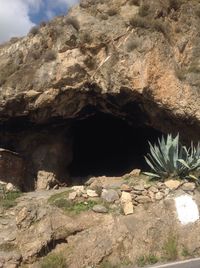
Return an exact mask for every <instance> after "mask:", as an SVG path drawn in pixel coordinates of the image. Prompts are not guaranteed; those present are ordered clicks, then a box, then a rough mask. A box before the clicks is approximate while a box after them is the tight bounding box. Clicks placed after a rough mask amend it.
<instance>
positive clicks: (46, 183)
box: [36, 170, 57, 190]
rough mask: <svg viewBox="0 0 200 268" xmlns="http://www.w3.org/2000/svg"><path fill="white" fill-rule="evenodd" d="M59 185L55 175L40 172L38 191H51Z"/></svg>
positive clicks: (38, 175)
mask: <svg viewBox="0 0 200 268" xmlns="http://www.w3.org/2000/svg"><path fill="white" fill-rule="evenodd" d="M56 183H57V180H56V178H55V174H53V173H52V172H47V171H44V170H40V171H38V174H37V182H36V190H49V189H51V188H53V187H54V186H55V185H56Z"/></svg>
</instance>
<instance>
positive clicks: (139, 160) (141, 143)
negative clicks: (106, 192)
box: [69, 112, 162, 179]
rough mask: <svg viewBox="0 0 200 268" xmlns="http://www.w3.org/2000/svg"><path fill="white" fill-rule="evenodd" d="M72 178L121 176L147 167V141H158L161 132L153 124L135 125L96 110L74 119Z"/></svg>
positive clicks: (72, 129)
mask: <svg viewBox="0 0 200 268" xmlns="http://www.w3.org/2000/svg"><path fill="white" fill-rule="evenodd" d="M71 131H72V136H73V160H72V163H71V165H70V167H69V168H70V170H69V172H70V176H71V177H72V178H82V179H83V178H84V177H88V176H103V175H105V176H122V175H124V174H126V173H129V172H130V171H131V170H132V169H134V168H140V169H142V170H144V169H146V168H147V166H146V163H145V160H144V155H145V154H146V153H147V152H148V151H149V145H148V141H151V142H155V141H157V139H158V137H161V135H162V133H161V132H159V131H157V130H155V129H153V128H150V127H146V126H143V127H136V126H134V122H133V123H132V124H129V123H127V122H126V120H123V119H121V118H118V117H115V116H113V115H110V114H105V113H102V112H97V113H96V114H95V115H92V116H89V117H87V118H85V119H80V120H74V121H73V122H72V128H71Z"/></svg>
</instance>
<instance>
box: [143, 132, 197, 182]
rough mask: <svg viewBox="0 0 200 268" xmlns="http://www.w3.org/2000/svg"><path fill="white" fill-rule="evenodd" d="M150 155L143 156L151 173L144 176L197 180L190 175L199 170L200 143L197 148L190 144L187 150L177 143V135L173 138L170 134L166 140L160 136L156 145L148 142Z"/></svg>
mask: <svg viewBox="0 0 200 268" xmlns="http://www.w3.org/2000/svg"><path fill="white" fill-rule="evenodd" d="M149 146H150V153H149V154H147V156H145V160H146V162H147V164H148V165H149V166H150V167H151V169H152V170H153V173H149V172H145V174H146V175H149V176H151V177H157V178H167V177H180V178H187V177H190V178H193V179H197V178H196V177H195V176H194V175H192V174H190V173H191V172H192V171H195V170H198V169H200V143H198V145H197V147H195V146H194V145H193V143H191V147H190V148H189V149H187V148H186V146H182V145H181V144H180V143H179V134H178V135H177V136H176V137H175V138H173V137H172V135H171V134H168V135H167V139H166V141H165V138H164V137H163V136H162V138H161V139H158V144H154V145H152V144H151V143H150V142H149Z"/></svg>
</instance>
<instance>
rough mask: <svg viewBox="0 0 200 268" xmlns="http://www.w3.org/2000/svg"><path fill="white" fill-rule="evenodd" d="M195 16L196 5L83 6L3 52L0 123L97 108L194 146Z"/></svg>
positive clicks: (115, 1)
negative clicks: (176, 134) (178, 136)
mask: <svg viewBox="0 0 200 268" xmlns="http://www.w3.org/2000/svg"><path fill="white" fill-rule="evenodd" d="M198 9H199V2H198V1H192V2H191V1H185V2H183V3H181V4H180V5H178V6H176V7H174V6H173V4H172V3H171V1H165V2H163V1H158V0H156V1H150V2H149V1H142V3H140V4H139V2H138V4H137V3H135V4H134V2H132V1H123V0H112V1H109V2H106V1H95V2H94V1H81V4H80V5H78V6H76V7H74V8H72V9H71V10H70V11H69V14H68V15H67V16H61V17H58V18H55V19H54V20H53V21H51V22H49V23H47V24H46V26H45V25H42V26H41V27H40V28H39V29H38V31H37V33H36V34H29V35H28V36H27V37H25V38H19V39H16V38H15V39H14V40H11V41H10V42H8V43H6V44H3V45H1V48H0V62H1V66H0V90H1V96H0V118H1V121H4V122H5V121H7V120H10V119H13V118H21V119H22V120H28V121H32V122H37V123H45V122H48V120H49V119H53V118H61V119H63V118H76V117H77V116H81V115H82V110H83V108H84V107H86V106H93V107H96V108H97V109H98V110H101V111H104V112H107V113H112V114H115V115H117V116H120V117H122V118H124V117H127V114H128V116H129V117H130V119H131V120H133V119H134V118H137V119H138V120H139V121H140V123H141V120H142V122H143V124H148V125H150V126H152V127H154V128H156V129H159V130H161V131H163V132H169V131H171V132H177V131H180V130H182V129H184V133H182V135H183V136H184V137H185V139H186V140H187V139H188V136H189V137H190V139H196V140H197V139H198V132H199V121H200V110H199V101H200V95H199V78H198V70H199V69H198V68H199V67H198V64H197V62H198V58H199V52H198V51H199V50H198V44H199V35H198V32H199V27H198V25H199V16H198V13H197V12H196V10H198ZM144 10H146V11H144ZM188 21H190V24H189V23H188ZM22 78H23V79H22ZM138 113H139V114H140V115H142V118H141V116H140V118H138V117H137V115H138Z"/></svg>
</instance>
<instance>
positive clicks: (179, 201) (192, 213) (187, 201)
mask: <svg viewBox="0 0 200 268" xmlns="http://www.w3.org/2000/svg"><path fill="white" fill-rule="evenodd" d="M175 204H176V211H177V214H178V219H179V221H180V222H181V223H182V224H188V223H192V222H195V221H197V220H198V219H199V209H198V206H197V204H196V202H195V201H194V200H193V199H192V197H191V196H190V195H181V196H179V197H176V198H175Z"/></svg>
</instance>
